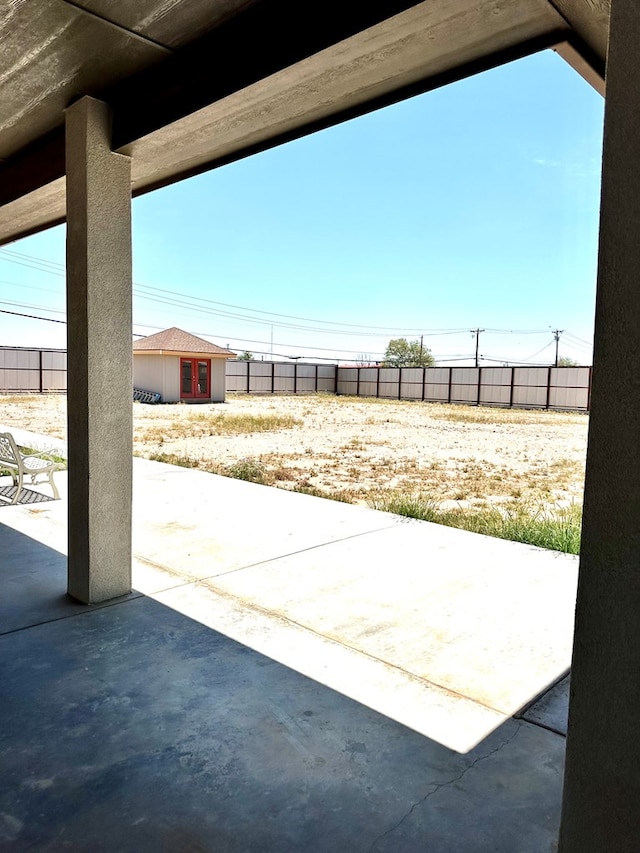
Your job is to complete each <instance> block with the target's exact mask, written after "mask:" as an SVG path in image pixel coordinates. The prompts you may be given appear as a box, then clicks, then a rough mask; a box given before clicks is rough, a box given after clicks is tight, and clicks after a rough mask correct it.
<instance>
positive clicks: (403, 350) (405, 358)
mask: <svg viewBox="0 0 640 853" xmlns="http://www.w3.org/2000/svg"><path fill="white" fill-rule="evenodd" d="M435 363H436V362H435V359H434V357H433V355H432V353H431V350H430V349H429V348H428V347H425V346H422V347H421V346H420V341H408V340H407V339H406V338H393V339H392V340H390V341H389V343H388V344H387V348H386V350H385V352H384V356H383V357H382V366H383V367H433V365H434V364H435Z"/></svg>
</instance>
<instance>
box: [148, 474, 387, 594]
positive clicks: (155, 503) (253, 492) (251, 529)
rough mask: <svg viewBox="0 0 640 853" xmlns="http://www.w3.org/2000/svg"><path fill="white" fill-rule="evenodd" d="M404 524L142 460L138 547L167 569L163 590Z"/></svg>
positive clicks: (361, 510)
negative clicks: (327, 543) (185, 582)
mask: <svg viewBox="0 0 640 853" xmlns="http://www.w3.org/2000/svg"><path fill="white" fill-rule="evenodd" d="M396 524H398V519H397V517H394V516H391V515H388V514H385V513H375V512H373V511H372V510H369V509H367V508H366V507H358V506H350V505H348V504H340V503H337V502H336V501H326V500H318V499H317V498H313V497H310V496H309V495H301V494H298V493H293V492H287V491H284V490H283V489H274V488H270V487H268V486H260V485H256V484H254V483H246V482H243V481H240V480H233V479H230V478H228V477H218V476H215V475H212V474H207V473H206V472H204V471H196V470H193V469H186V468H178V467H176V466H174V465H167V464H164V463H161V462H152V461H150V460H147V459H136V460H135V465H134V533H133V548H134V553H135V554H136V556H139V557H140V558H141V559H142V560H144V561H145V562H147V563H151V564H153V567H154V568H156V569H158V570H160V573H161V574H159V575H158V576H159V577H160V578H161V579H160V586H159V589H163V588H165V587H166V586H171V585H174V584H175V582H176V580H177V581H184V580H193V579H198V578H205V577H211V576H213V575H221V574H225V573H226V572H230V571H234V570H235V569H238V568H245V567H247V566H250V565H252V564H254V563H264V562H266V561H268V560H273V559H276V558H279V557H282V556H283V555H285V554H293V553H296V552H298V551H304V550H307V549H309V548H314V547H317V546H318V545H323V544H325V543H326V542H332V541H335V540H339V539H346V538H348V537H351V536H359V535H360V534H362V533H368V532H371V531H373V530H378V529H381V528H388V527H393V526H395V525H396ZM163 574H164V575H166V577H163V576H162V575H163ZM149 591H150V590H149V589H148V588H146V589H145V592H149Z"/></svg>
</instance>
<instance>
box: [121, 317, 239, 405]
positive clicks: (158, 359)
mask: <svg viewBox="0 0 640 853" xmlns="http://www.w3.org/2000/svg"><path fill="white" fill-rule="evenodd" d="M235 357H236V354H235V353H234V352H231V350H228V349H225V348H224V347H219V346H218V345H217V344H210V343H209V341H205V340H203V339H202V338H198V337H196V336H195V335H191V334H189V332H184V331H183V330H182V329H178V328H176V327H175V326H174V327H173V328H171V329H165V330H164V332H157V333H156V334H155V335H148V336H147V337H146V338H141V339H140V340H138V341H135V342H134V344H133V387H134V388H140V389H143V390H145V391H151V392H152V393H156V394H160V398H161V400H162V401H163V402H164V403H178V402H183V403H196V402H197V403H223V402H224V399H225V391H226V363H227V359H228V358H235Z"/></svg>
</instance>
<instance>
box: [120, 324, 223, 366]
mask: <svg viewBox="0 0 640 853" xmlns="http://www.w3.org/2000/svg"><path fill="white" fill-rule="evenodd" d="M133 350H134V353H135V352H146V353H151V352H153V353H162V352H174V353H175V352H190V353H198V354H201V353H208V354H210V355H214V356H219V357H224V358H235V355H236V354H235V352H232V351H231V350H229V349H225V348H224V347H219V346H218V345H217V344H211V343H209V341H205V340H204V339H203V338H198V337H196V335H192V334H190V333H189V332H185V331H183V330H182V329H178V328H177V326H172V327H171V328H170V329H165V330H164V331H163V332H156V333H155V335H148V336H147V337H146V338H141V339H140V340H139V341H134V343H133Z"/></svg>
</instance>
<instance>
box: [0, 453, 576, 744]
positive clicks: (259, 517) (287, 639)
mask: <svg viewBox="0 0 640 853" xmlns="http://www.w3.org/2000/svg"><path fill="white" fill-rule="evenodd" d="M134 471H135V477H134V488H135V502H134V530H135V534H134V543H135V544H134V547H135V561H134V567H133V568H134V587H135V589H136V591H137V592H138V593H144V594H146V595H152V596H154V597H155V598H157V600H158V601H161V602H162V603H164V604H166V605H168V606H171V607H173V608H175V609H176V610H178V611H180V612H181V613H183V614H185V615H188V616H190V617H191V618H193V619H196V620H198V621H200V622H201V623H202V624H204V625H206V626H208V627H210V628H213V629H214V630H217V631H220V632H223V633H225V634H227V635H228V636H229V637H231V638H233V639H235V640H237V641H239V642H241V643H244V644H246V645H248V646H249V647H251V648H253V649H254V650H256V651H258V652H260V653H262V654H264V655H267V656H269V657H271V658H273V659H274V660H276V661H278V662H280V663H282V664H285V665H287V666H289V667H292V668H295V669H296V670H298V671H299V672H301V673H304V674H305V675H307V676H308V677H310V678H313V679H316V680H317V681H318V682H319V683H322V684H326V685H327V686H329V687H331V688H333V689H336V690H339V691H342V692H343V693H344V694H345V695H347V696H350V697H351V698H353V699H355V700H357V701H359V702H362V703H364V704H367V705H368V706H370V707H371V708H373V709H376V710H378V711H379V712H381V713H384V714H386V715H388V716H389V717H391V718H393V719H395V720H397V721H399V722H401V723H403V724H404V725H407V726H410V727H412V728H414V729H415V730H416V731H418V732H420V733H422V734H424V735H426V736H428V737H430V738H431V739H434V740H438V741H439V742H440V743H442V744H444V745H446V746H447V747H448V748H451V749H455V750H457V751H459V752H461V753H464V752H468V751H469V750H471V749H473V748H474V747H475V746H476V745H478V744H480V743H481V741H483V739H485V738H487V737H488V736H489V734H490V733H491V732H492V731H494V730H495V729H496V728H497V727H499V726H500V725H501V724H502V723H504V721H506V720H507V719H508V718H509V717H510V716H511V715H512V714H514V713H515V712H517V711H518V710H519V709H520V708H522V707H524V706H525V705H527V703H528V702H530V700H531V699H532V698H533V697H534V696H536V695H539V694H540V693H542V692H543V691H544V689H545V688H546V687H547V685H549V684H552V683H554V682H555V681H556V680H557V679H558V677H559V676H560V675H561V674H562V673H563V672H565V671H566V670H567V668H568V666H569V662H570V656H571V640H572V628H573V609H574V597H575V584H576V575H577V561H576V560H575V558H572V557H568V556H566V555H558V554H555V553H552V552H546V551H542V550H540V549H535V548H530V547H528V546H522V545H516V544H514V543H509V542H503V541H500V540H496V539H491V538H489V537H483V536H478V535H475V534H470V533H466V532H464V531H460V530H454V529H451V528H445V527H442V526H439V525H433V524H428V523H426V522H414V521H408V520H406V519H400V518H398V517H397V516H392V515H389V514H387V513H381V512H377V511H374V510H370V509H366V508H363V507H354V506H348V505H345V504H340V503H336V502H332V501H325V500H322V499H318V498H312V497H309V496H306V495H299V494H294V493H288V492H284V491H281V490H277V489H270V488H267V487H262V486H257V485H254V484H250V483H245V482H241V481H236V480H231V479H228V478H222V477H216V476H214V475H210V474H206V473H204V472H199V471H193V470H189V469H183V468H175V467H173V466H169V465H165V464H162V463H154V462H149V461H147V460H140V459H136V460H135V461H134ZM64 487H65V486H64V477H61V493H62V494H64ZM247 508H249V509H247ZM0 518H1V519H2V521H6V522H7V524H9V525H10V526H11V527H12V528H13V529H14V530H15V531H16V532H20V533H23V534H24V535H25V536H31V537H32V538H34V539H36V540H40V541H41V542H42V543H44V544H46V545H47V547H48V548H51V549H53V551H54V552H55V551H56V550H57V551H58V552H59V553H60V554H63V553H64V552H65V550H66V506H65V502H64V501H56V502H52V503H47V504H43V505H41V506H39V507H37V508H34V507H14V508H9V509H5V510H4V511H3V513H2V516H1V517H0ZM199 521H201V523H197V522H199ZM56 560H57V562H58V564H59V565H58V569H57V571H58V572H59V571H60V566H61V564H60V560H59V557H54V558H53V562H54V563H55V562H56ZM18 562H20V560H18ZM34 565H35V566H36V568H35V569H34V571H36V572H37V571H38V569H37V560H36V561H35V563H34ZM41 570H42V571H44V572H46V571H47V569H46V560H45V561H44V562H43V563H42V565H41ZM46 583H47V584H50V583H51V577H49V578H47V581H46ZM48 589H49V588H48ZM64 589H66V584H64V585H63V584H61V590H60V592H61V593H62V592H63V591H64ZM47 594H48V595H49V601H51V600H52V595H51V590H50V589H49V591H48V592H47ZM60 604H61V602H60V600H58V602H57V603H56V604H55V606H54V607H51V606H50V609H49V611H48V612H49V613H50V618H59V617H58V615H56V614H58V613H59V610H56V608H59V607H60ZM27 609H28V608H27ZM45 609H46V608H45ZM25 618H31V615H29V616H28V617H25ZM36 618H37V621H43V620H45V619H46V618H47V616H46V613H45V612H39V615H37V614H36ZM16 624H17V623H16V622H15V620H14V621H13V622H12V621H8V622H7V625H8V626H15V625H16ZM10 629H11V628H10Z"/></svg>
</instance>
